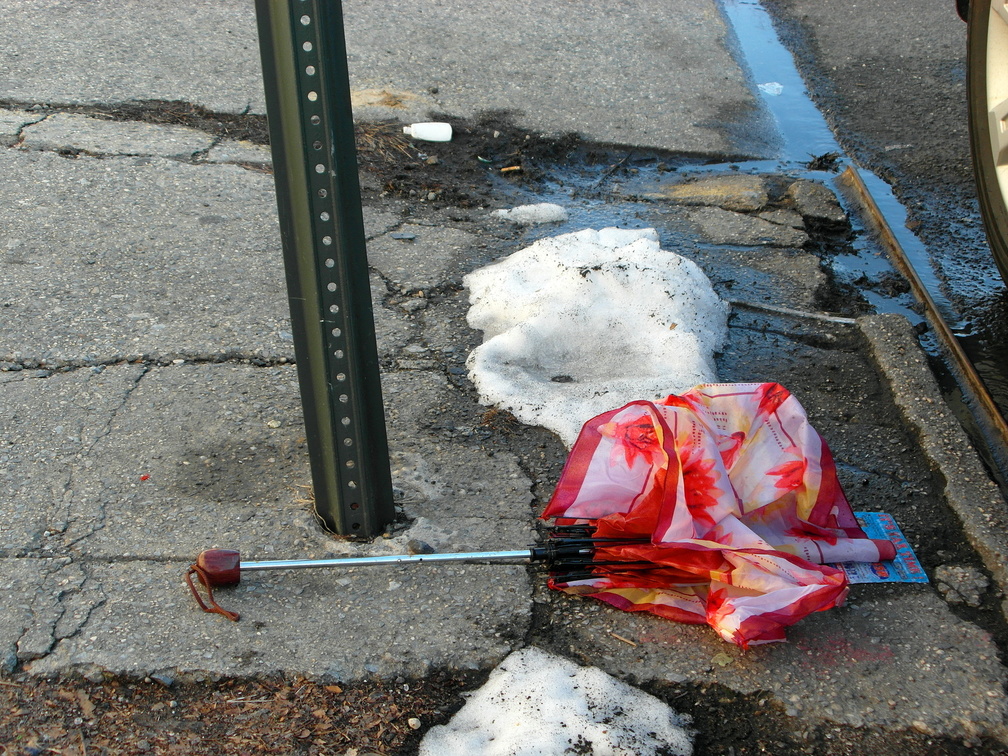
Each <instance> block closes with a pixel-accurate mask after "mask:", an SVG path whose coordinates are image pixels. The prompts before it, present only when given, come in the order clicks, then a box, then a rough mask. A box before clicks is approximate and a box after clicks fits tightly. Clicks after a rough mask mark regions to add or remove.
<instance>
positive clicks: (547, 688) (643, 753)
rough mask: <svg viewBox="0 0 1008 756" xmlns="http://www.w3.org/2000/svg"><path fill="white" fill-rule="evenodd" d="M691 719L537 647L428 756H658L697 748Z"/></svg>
mask: <svg viewBox="0 0 1008 756" xmlns="http://www.w3.org/2000/svg"><path fill="white" fill-rule="evenodd" d="M688 725H689V719H688V718H687V717H683V716H680V715H679V714H676V713H675V712H674V711H673V710H672V709H670V708H669V707H668V706H667V705H666V704H664V703H663V702H662V701H659V700H658V699H657V698H655V697H654V696H650V695H648V694H647V693H644V692H643V691H640V690H637V689H636V688H633V687H631V686H629V685H627V684H626V683H624V682H620V681H619V680H617V679H615V678H613V677H610V676H609V675H607V674H606V673H605V672H602V671H601V670H599V669H595V668H583V667H578V666H577V665H576V664H574V663H573V662H570V661H568V660H566V659H564V658H562V657H559V656H554V655H553V654H548V653H546V652H545V651H541V650H539V649H537V648H526V649H522V650H521V651H516V652H515V653H513V654H511V655H510V656H509V657H508V658H507V659H505V660H504V661H503V662H501V664H500V666H498V667H497V669H495V670H494V671H493V672H491V673H490V679H489V680H487V682H486V685H484V686H483V687H482V688H480V689H479V690H477V691H475V692H474V693H472V694H471V695H470V697H469V700H468V701H467V702H466V704H465V706H463V707H462V709H461V710H460V711H459V712H458V713H457V714H456V715H455V716H454V717H452V719H451V721H450V722H448V724H446V725H438V726H436V727H432V728H431V729H430V731H429V732H428V733H427V735H426V736H425V737H424V739H423V742H421V743H420V751H419V754H420V756H472V754H480V755H481V756H554V755H555V754H564V753H580V754H592V755H593V756H603V754H604V755H605V756H650V755H652V754H653V755H654V756H657V754H678V755H679V756H688V755H689V754H691V753H692V752H693V746H692V742H691V734H690V733H689V732H688V731H687V730H686V729H684V728H685V727H686V726H688Z"/></svg>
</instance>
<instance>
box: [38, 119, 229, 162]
mask: <svg viewBox="0 0 1008 756" xmlns="http://www.w3.org/2000/svg"><path fill="white" fill-rule="evenodd" d="M214 141H215V139H214V137H212V136H211V135H209V134H207V133H206V132H204V131H199V130H198V129H191V128H188V127H186V126H165V125H161V124H152V123H142V122H139V121H109V120H106V119H102V118H90V117H88V116H83V115H78V114H76V113H54V114H53V115H51V116H49V117H48V118H46V119H44V120H42V121H39V122H38V123H35V124H32V125H29V126H27V127H25V128H24V129H23V130H22V146H23V147H24V148H26V149H29V150H50V151H56V152H59V151H81V152H86V153H88V154H91V155H118V156H129V155H136V156H157V157H166V158H191V157H192V156H193V155H195V154H196V153H199V152H205V151H206V150H209V149H210V147H211V145H213V143H214Z"/></svg>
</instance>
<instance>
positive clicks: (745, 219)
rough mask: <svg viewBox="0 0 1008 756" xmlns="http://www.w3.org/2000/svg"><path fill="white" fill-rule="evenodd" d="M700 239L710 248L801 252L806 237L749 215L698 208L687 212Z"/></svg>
mask: <svg viewBox="0 0 1008 756" xmlns="http://www.w3.org/2000/svg"><path fill="white" fill-rule="evenodd" d="M689 219H690V220H691V221H692V222H693V223H695V224H696V225H697V226H698V228H699V230H700V234H701V235H702V236H705V237H707V238H708V239H710V241H711V242H712V243H714V244H724V245H733V246H735V245H737V246H742V247H794V248H801V247H802V246H804V245H805V243H806V242H808V240H809V236H808V234H807V233H805V232H804V231H803V230H801V229H797V228H791V227H789V226H781V225H778V224H776V223H771V222H770V221H766V220H763V219H762V218H758V217H755V216H752V215H744V214H742V213H736V212H732V211H731V210H722V209H721V208H720V207H700V208H696V209H694V210H690V211H689Z"/></svg>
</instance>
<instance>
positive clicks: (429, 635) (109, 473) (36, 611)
mask: <svg viewBox="0 0 1008 756" xmlns="http://www.w3.org/2000/svg"><path fill="white" fill-rule="evenodd" d="M127 372H129V373H130V374H131V375H132V376H133V378H134V388H133V389H132V391H131V392H130V393H129V396H128V399H127V400H126V401H125V403H123V404H122V407H121V409H120V410H119V411H118V412H116V413H115V415H114V417H113V418H112V420H111V422H110V423H108V429H107V433H103V434H101V435H100V436H99V438H98V439H97V440H96V442H95V443H94V444H92V446H91V448H90V449H89V451H88V454H87V455H85V456H84V458H83V460H81V459H74V460H72V461H71V462H70V467H71V472H70V477H71V479H72V501H71V503H70V506H69V509H68V517H67V520H68V522H67V527H66V530H65V531H64V532H62V533H60V534H59V535H58V536H55V535H54V537H53V538H51V539H49V540H48V541H47V543H46V545H45V546H44V547H43V548H42V549H41V551H42V552H43V553H45V552H47V551H51V552H59V553H60V554H69V555H72V560H73V561H72V563H67V562H69V560H67V559H65V560H64V562H61V563H60V566H59V570H55V569H50V570H49V571H43V570H41V569H40V568H37V569H34V571H33V570H32V569H30V568H32V565H36V566H37V565H38V564H41V563H42V561H43V560H38V559H32V560H3V562H0V574H3V573H2V570H3V569H5V568H6V569H7V570H8V571H9V572H10V573H11V575H12V577H11V579H10V581H9V582H10V583H11V584H13V582H14V578H17V579H18V580H19V581H21V582H26V583H28V584H29V585H36V586H37V587H36V588H35V589H33V594H32V593H29V594H27V595H34V598H32V599H30V600H28V603H27V604H26V608H22V609H21V610H18V611H17V612H15V613H13V614H12V615H11V618H10V619H9V621H8V624H9V625H10V628H8V627H7V626H6V625H2V626H0V631H3V635H0V638H4V637H6V638H13V639H14V641H8V645H10V644H11V643H13V642H15V641H16V643H17V647H16V655H17V658H18V659H20V660H21V661H31V663H30V664H29V665H28V668H29V669H30V671H32V672H33V673H38V674H48V673H50V672H56V671H60V672H69V671H76V672H82V673H83V672H87V671H88V670H93V669H102V670H109V671H115V672H129V673H133V672H138V671H139V672H144V673H147V672H149V671H152V670H158V669H171V670H177V671H181V672H189V673H195V672H200V673H204V674H222V675H223V674H235V673H236V671H237V672H240V670H242V669H250V670H253V669H254V670H255V671H256V673H264V672H268V671H274V672H289V671H291V670H298V671H299V672H300V673H302V674H314V675H326V674H327V675H331V676H333V677H336V678H339V679H351V678H353V679H357V678H361V677H366V676H367V675H369V674H382V675H395V674H424V673H426V672H427V671H428V670H429V669H431V668H435V667H451V668H461V669H465V668H473V669H475V668H478V667H480V668H481V667H483V666H485V665H486V664H488V663H491V664H493V663H496V661H499V660H500V658H503V656H504V655H506V654H507V653H508V652H509V651H510V650H512V649H513V648H514V647H515V644H517V643H518V642H519V641H520V639H521V638H522V637H523V636H524V632H525V629H526V628H527V626H528V623H529V621H530V612H531V588H530V586H529V576H528V574H527V572H526V569H525V568H524V567H521V566H507V565H497V566H474V565H459V566H450V567H432V566H427V565H421V566H414V567H409V568H371V569H357V570H352V571H347V570H342V571H341V570H328V571H319V572H311V573H304V572H301V573H296V574H289V573H256V574H255V575H254V576H252V577H248V576H247V577H246V579H245V580H244V581H243V584H242V586H240V587H239V588H237V589H235V590H233V591H221V592H220V593H219V599H220V601H222V602H223V603H225V604H226V605H227V606H229V607H230V608H234V609H236V610H238V611H240V612H242V613H243V614H245V615H246V619H245V620H244V621H243V622H241V623H240V624H239V625H231V624H230V623H226V622H223V621H222V620H221V618H218V617H209V616H207V615H204V614H202V613H201V612H200V611H199V610H198V608H197V607H196V604H195V602H194V601H193V600H192V598H191V597H190V596H189V595H188V594H187V592H186V590H185V589H184V587H183V586H182V583H181V572H182V569H183V567H184V566H185V564H187V563H188V562H189V561H191V560H193V559H194V558H195V556H196V554H197V553H198V552H199V551H201V550H203V549H204V548H208V547H213V546H221V547H227V548H237V549H239V550H240V551H241V552H242V553H243V554H244V555H245V558H246V559H270V558H313V557H327V556H338V555H344V556H349V555H355V556H356V555H364V554H379V555H380V554H392V553H406V551H407V549H408V548H409V547H410V546H411V544H414V543H416V542H423V543H425V544H427V545H429V546H431V547H436V548H439V549H443V550H446V551H485V550H500V549H515V548H522V547H524V546H527V545H529V544H530V543H531V541H532V532H531V527H530V525H529V517H528V514H529V507H530V504H531V500H532V496H531V493H530V485H531V484H530V482H529V480H528V478H527V477H526V476H525V475H524V473H523V472H522V471H521V469H520V468H519V466H518V464H517V461H516V460H515V458H514V457H513V456H512V455H509V454H497V455H494V456H489V455H488V454H486V453H485V452H482V451H480V450H477V449H462V450H459V449H451V448H447V447H443V446H441V445H440V444H439V443H437V442H436V441H434V440H431V439H430V437H429V434H427V433H425V432H424V429H423V420H422V418H421V416H420V413H422V411H423V409H424V408H426V407H429V406H431V404H432V402H435V401H440V399H439V398H438V397H439V396H440V395H443V394H444V393H446V392H448V393H450V392H452V391H455V389H453V388H452V387H450V386H449V385H447V383H446V381H445V380H444V378H443V377H441V376H437V375H426V374H422V373H415V372H408V373H398V374H390V375H387V376H386V377H385V380H384V382H385V384H386V386H387V392H386V393H387V403H388V406H389V423H390V436H391V438H392V442H391V447H392V454H393V457H394V458H395V459H396V460H397V465H396V466H395V470H394V483H395V485H396V488H397V500H398V501H397V503H398V506H400V507H401V508H402V509H403V510H404V511H405V512H406V514H407V515H408V516H410V517H411V518H414V522H413V524H412V525H411V526H410V527H409V528H406V529H402V528H400V529H398V530H397V531H395V532H393V533H392V534H390V537H388V538H378V539H376V540H375V541H373V542H352V541H348V540H345V539H336V538H332V537H331V536H328V535H326V534H325V533H323V532H322V531H321V530H320V529H319V528H318V526H317V525H316V524H315V522H314V519H313V518H312V515H311V513H310V505H309V502H308V501H306V500H305V499H304V497H303V496H304V495H303V492H302V493H299V490H298V484H301V483H307V482H308V481H309V474H308V469H307V452H306V450H305V448H304V437H303V433H304V429H303V427H302V425H301V423H300V407H299V396H298V393H297V386H296V377H295V371H294V368H293V367H292V366H287V367H276V368H253V367H248V366H245V367H242V366H236V365H178V366H170V367H164V368H152V369H150V370H148V371H147V372H146V373H145V374H143V377H142V378H139V377H138V375H137V368H136V367H135V366H123V367H116V368H107V369H106V370H104V371H103V372H102V374H101V375H104V376H114V375H115V374H117V373H118V374H121V375H122V377H125V374H126V373H127ZM83 373H87V374H91V371H86V370H85V371H77V372H76V373H70V374H66V375H59V376H54V377H53V378H51V379H48V380H52V381H54V382H55V381H57V380H60V379H63V381H64V383H65V384H66V387H67V388H69V387H70V382H71V381H72V380H73V379H74V378H77V377H78V374H83ZM54 385H55V383H54ZM89 463H90V464H89ZM58 540H61V541H62V543H59V542H58ZM166 616H171V617H172V618H173V621H172V622H170V623H166V622H164V621H163V618H164V617H166ZM294 616H297V617H300V618H301V619H300V621H299V622H296V623H292V622H291V621H290V617H294ZM180 618H181V619H180ZM179 623H181V624H179ZM334 627H335V628H339V632H340V637H341V638H342V639H343V640H341V641H340V642H333V641H332V637H331V633H332V632H333V628H334ZM348 638H353V639H356V640H354V641H353V642H349V643H348V642H346V639H348ZM445 639H450V642H448V643H445ZM488 660H489V661H488Z"/></svg>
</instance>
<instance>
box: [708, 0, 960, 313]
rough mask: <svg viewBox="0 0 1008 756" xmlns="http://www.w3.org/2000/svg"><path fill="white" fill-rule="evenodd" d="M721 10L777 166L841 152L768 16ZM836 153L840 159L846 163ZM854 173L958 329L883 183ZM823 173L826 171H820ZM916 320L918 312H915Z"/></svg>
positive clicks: (747, 7)
mask: <svg viewBox="0 0 1008 756" xmlns="http://www.w3.org/2000/svg"><path fill="white" fill-rule="evenodd" d="M721 8H722V11H723V12H724V15H725V17H726V18H727V19H728V22H729V24H730V25H731V28H732V31H733V32H734V34H735V40H736V42H737V44H738V49H739V52H740V54H741V57H742V59H743V60H744V61H745V63H746V65H747V66H749V69H750V71H751V72H752V76H753V79H754V80H755V82H756V86H757V89H758V91H760V93H761V95H762V98H763V103H764V105H765V106H766V108H767V109H768V110H769V111H770V114H771V115H772V116H773V118H774V120H775V121H776V123H777V126H778V128H779V129H780V132H781V137H782V143H783V148H782V155H781V165H782V167H786V166H789V165H790V166H791V168H792V169H793V168H794V166H798V165H802V164H804V163H807V162H808V160H809V159H810V158H811V157H814V156H817V155H823V154H826V153H830V152H832V153H837V154H839V155H841V156H843V151H842V150H841V148H840V145H839V144H838V143H837V141H836V139H835V138H834V137H833V132H832V131H831V130H830V128H829V126H828V125H827V123H826V119H825V118H823V116H822V113H820V112H819V109H818V108H817V107H816V106H815V103H813V102H812V100H811V98H810V97H809V95H808V91H807V90H806V89H805V83H804V82H803V81H802V78H801V75H800V74H799V73H798V69H797V68H796V67H795V64H794V58H793V57H792V56H791V53H790V52H788V51H787V50H786V49H785V48H784V46H783V45H782V44H781V43H780V40H778V39H777V33H776V32H775V31H774V28H773V23H772V22H771V19H770V15H769V14H768V13H767V12H766V10H764V8H763V6H762V5H760V4H759V2H757V1H756V0H722V1H721ZM766 83H776V84H779V85H780V93H779V94H775V93H776V92H777V89H776V88H773V89H770V90H769V91H767V87H765V86H763V85H764V84H766ZM846 161H847V159H846V158H845V157H841V163H843V162H846ZM858 172H859V173H860V174H861V177H862V179H863V181H864V182H865V184H866V185H867V187H868V190H869V191H870V192H871V194H872V196H873V197H874V198H875V202H876V203H877V204H878V206H879V209H880V210H881V211H882V213H883V215H884V216H885V217H886V219H887V220H888V221H889V223H890V225H891V226H892V230H893V233H894V234H895V236H896V238H897V239H898V240H899V242H900V245H901V246H902V247H903V251H904V252H905V253H906V255H907V257H908V258H909V260H910V262H911V264H912V265H913V267H914V269H915V270H916V271H917V275H918V276H920V278H921V280H922V281H923V283H924V286H925V287H926V288H927V290H928V291H929V292H930V293H931V296H932V298H933V299H934V300H935V304H936V305H937V307H938V310H939V312H941V313H942V317H943V318H944V319H945V322H946V323H948V324H949V326H950V327H951V328H952V329H953V331H956V330H958V329H960V328H961V326H962V324H961V323H960V318H959V316H958V314H957V313H956V311H955V308H954V307H952V305H951V303H950V302H949V301H948V299H947V298H946V297H945V295H944V294H942V293H941V290H940V286H939V281H938V278H937V276H935V274H934V271H933V269H932V267H931V260H930V257H929V256H928V254H927V250H926V249H925V247H924V245H923V243H922V242H921V241H920V239H918V238H917V237H916V236H914V234H913V233H912V232H911V231H910V230H909V229H908V228H907V227H906V218H907V215H906V210H905V209H904V208H903V206H902V205H901V204H900V203H899V201H898V200H897V199H896V197H895V196H893V193H892V189H891V188H890V187H889V185H888V184H887V183H886V182H885V181H882V179H880V178H878V177H877V176H876V175H875V174H873V173H871V172H870V171H867V170H864V169H861V168H859V169H858ZM826 175H827V176H828V174H826ZM817 178H818V179H819V180H820V181H823V180H825V181H827V183H829V179H828V178H824V174H822V173H819V175H818V177H817ZM860 247H861V249H862V251H863V252H864V254H868V255H870V254H871V253H869V252H868V251H867V245H864V244H862V245H860ZM848 265H851V267H854V268H857V269H859V270H861V271H862V272H863V273H864V274H865V275H870V274H871V273H872V272H874V273H876V274H877V273H882V272H892V268H891V267H890V268H889V269H888V271H885V270H884V269H882V268H881V266H880V265H879V263H878V262H877V261H873V260H871V259H866V260H863V261H859V263H856V264H851V263H848ZM866 298H868V299H869V300H870V301H871V302H872V304H873V305H874V306H875V307H876V308H877V309H878V311H879V312H886V313H890V312H900V313H904V314H905V312H906V309H907V308H906V300H905V298H902V297H897V298H895V299H891V298H889V297H885V296H880V295H878V294H877V293H874V292H866ZM915 319H916V320H919V316H915Z"/></svg>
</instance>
